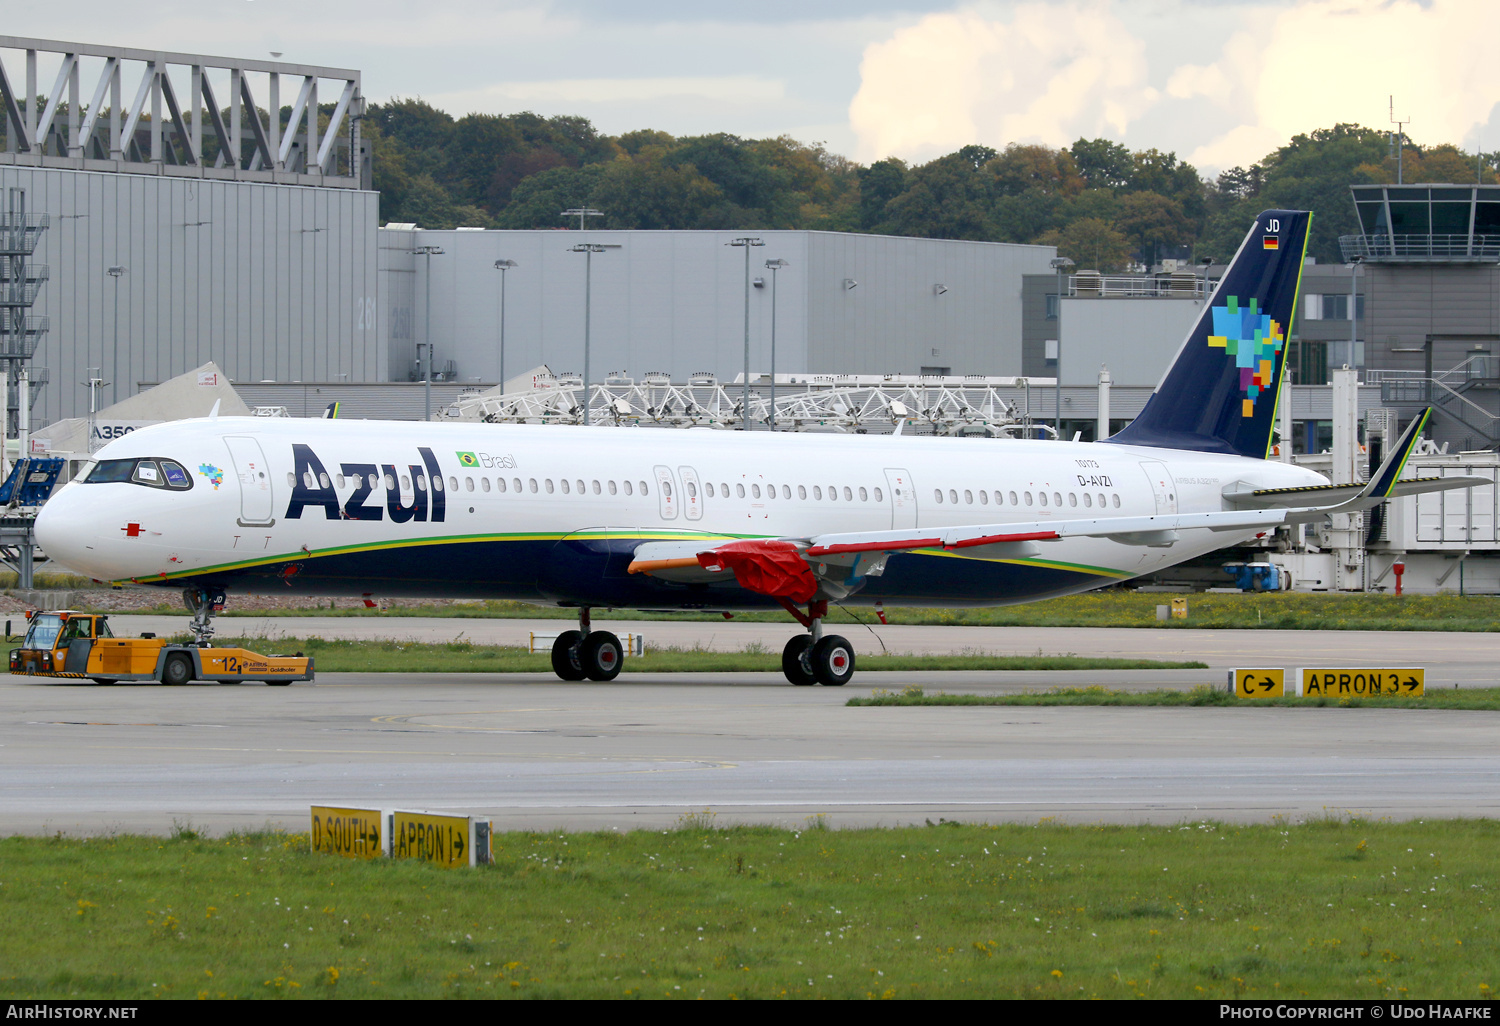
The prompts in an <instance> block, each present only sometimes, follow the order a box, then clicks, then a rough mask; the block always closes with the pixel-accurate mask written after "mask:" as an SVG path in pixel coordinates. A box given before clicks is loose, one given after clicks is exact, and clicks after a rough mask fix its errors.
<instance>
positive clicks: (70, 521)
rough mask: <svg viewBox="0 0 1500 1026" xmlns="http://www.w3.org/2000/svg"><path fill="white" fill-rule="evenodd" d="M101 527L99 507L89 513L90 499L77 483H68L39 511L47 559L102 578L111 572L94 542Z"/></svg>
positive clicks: (38, 526) (40, 542)
mask: <svg viewBox="0 0 1500 1026" xmlns="http://www.w3.org/2000/svg"><path fill="white" fill-rule="evenodd" d="M98 530H99V524H98V516H97V511H95V513H94V515H90V512H89V509H88V503H87V502H85V501H83V500H82V499H80V497H79V495H78V486H76V485H67V486H64V487H63V488H62V489H60V490H59V491H58V492H57V493H56V494H55V495H53V496H52V498H50V499H49V500H47V504H46V505H44V506H43V507H42V508H41V511H40V512H39V513H38V514H37V518H36V527H35V535H36V542H37V544H38V545H39V546H41V548H42V551H43V552H45V553H46V554H47V558H48V559H50V560H52V561H54V562H56V563H58V564H59V565H61V566H64V567H66V568H67V569H69V570H73V571H76V572H78V573H82V574H87V575H88V576H89V577H95V578H103V577H107V576H108V573H107V571H106V569H105V567H104V565H103V562H102V557H103V554H102V553H101V552H99V551H98V550H97V549H96V548H95V547H94V546H93V544H92V543H93V541H94V540H95V538H97V536H98Z"/></svg>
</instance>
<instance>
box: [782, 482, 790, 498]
mask: <svg viewBox="0 0 1500 1026" xmlns="http://www.w3.org/2000/svg"><path fill="white" fill-rule="evenodd" d="M781 497H782V498H783V499H790V498H791V497H792V486H791V485H782V486H781Z"/></svg>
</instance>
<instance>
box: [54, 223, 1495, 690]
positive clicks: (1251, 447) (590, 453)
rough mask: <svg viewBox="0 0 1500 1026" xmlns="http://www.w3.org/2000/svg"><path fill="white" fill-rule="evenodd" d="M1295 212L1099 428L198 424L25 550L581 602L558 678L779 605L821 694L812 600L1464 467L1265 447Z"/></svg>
mask: <svg viewBox="0 0 1500 1026" xmlns="http://www.w3.org/2000/svg"><path fill="white" fill-rule="evenodd" d="M1308 222H1309V215H1308V214H1307V213H1305V212H1301V211H1285V210H1283V211H1266V212H1265V213H1263V214H1261V215H1260V217H1259V218H1258V219H1257V222H1256V224H1255V226H1254V228H1253V229H1252V230H1251V232H1250V234H1249V235H1248V236H1247V238H1246V240H1245V242H1244V243H1243V244H1242V245H1241V247H1240V250H1239V253H1238V254H1237V255H1236V257H1235V259H1234V261H1233V263H1232V264H1231V265H1230V267H1229V269H1228V271H1227V272H1226V274H1225V277H1224V279H1223V281H1222V282H1221V284H1220V285H1219V288H1218V290H1217V292H1216V293H1215V294H1214V296H1213V298H1212V300H1211V302H1210V303H1209V305H1208V307H1206V308H1205V310H1204V313H1203V315H1202V316H1201V318H1200V320H1199V322H1198V324H1197V325H1196V326H1195V328H1194V329H1193V331H1191V332H1190V333H1189V334H1188V337H1187V339H1186V340H1185V341H1184V343H1183V347H1182V349H1181V350H1180V351H1179V353H1178V356H1177V358H1176V360H1175V361H1174V363H1173V365H1172V367H1171V368H1170V369H1169V370H1168V372H1167V375H1166V378H1165V379H1164V380H1163V382H1162V385H1161V387H1160V388H1158V390H1157V392H1156V394H1155V395H1153V397H1152V398H1151V400H1150V402H1149V403H1148V404H1147V406H1146V408H1145V410H1144V411H1143V412H1142V414H1141V416H1140V417H1139V418H1137V419H1136V420H1135V421H1134V422H1133V423H1132V424H1131V425H1130V426H1129V427H1128V428H1126V429H1125V430H1124V431H1123V432H1121V433H1120V434H1119V435H1117V436H1115V437H1114V438H1112V439H1110V440H1109V442H1107V443H1069V442H1058V441H1041V440H1039V441H1017V440H1001V439H990V440H981V439H947V438H930V437H929V438H923V437H901V436H848V435H821V434H780V433H762V432H751V433H730V432H722V431H711V430H688V431H668V430H644V429H643V430H626V429H619V428H609V427H533V426H506V425H491V424H476V423H463V424H445V423H399V422H373V421H344V420H265V419H252V418H232V417H222V418H212V417H211V418H208V419H203V420H193V421H183V422H177V423H171V424H163V425H160V426H157V427H150V428H145V429H143V430H140V431H136V432H133V433H131V434H129V435H126V436H125V437H123V438H120V439H116V440H115V441H113V442H111V443H109V444H108V445H107V446H105V447H104V448H103V449H101V450H100V451H99V452H98V453H97V454H96V459H95V460H94V461H93V462H91V463H90V464H89V465H88V467H87V468H86V469H85V471H84V472H83V473H81V474H80V476H79V478H78V480H76V481H74V482H73V483H71V484H69V485H67V486H66V487H64V488H63V489H61V490H60V491H59V492H58V493H57V494H56V495H55V496H53V498H52V499H51V501H49V502H48V503H47V505H46V506H45V507H44V508H43V510H42V512H41V515H40V517H39V518H38V521H37V529H36V530H37V539H38V541H39V542H40V543H41V545H42V547H43V548H44V549H45V551H46V552H47V553H48V555H49V556H51V557H52V558H53V559H54V560H56V561H57V562H59V563H61V564H63V565H64V566H67V567H69V568H72V569H75V570H77V571H80V572H82V573H85V574H87V575H89V576H91V577H94V578H96V579H100V580H108V581H114V582H122V583H135V584H147V585H159V586H164V587H174V588H182V589H184V597H185V599H186V600H187V602H188V604H189V607H190V608H192V609H193V610H194V611H195V617H194V630H195V631H196V632H197V633H198V635H199V638H200V642H201V643H203V644H207V643H208V638H209V636H210V635H211V633H212V630H211V627H210V618H211V617H212V615H213V614H214V613H215V612H217V611H219V610H221V609H222V608H223V604H224V601H225V595H226V594H231V593H235V592H238V593H246V592H255V593H264V592H267V591H281V590H290V591H293V592H302V593H305V594H317V595H330V596H332V595H354V596H358V595H366V596H368V595H370V594H379V595H388V596H395V595H399V596H413V597H419V596H448V597H473V598H497V599H519V600H523V601H528V602H536V603H546V604H556V605H561V606H568V607H576V608H577V609H578V610H579V612H580V616H579V630H577V631H572V630H570V631H567V632H565V633H563V634H562V636H561V637H559V638H558V639H557V643H556V645H555V646H554V648H553V652H552V665H553V668H554V669H555V670H556V672H557V673H558V675H559V676H561V677H563V678H564V679H569V680H581V679H584V678H585V677H587V678H590V679H593V680H610V679H613V678H614V677H615V676H616V675H617V674H618V673H619V672H620V668H621V664H622V661H623V652H622V650H621V645H620V641H619V639H618V638H617V637H616V636H615V635H614V634H611V633H610V632H608V631H602V630H591V629H590V625H589V609H590V608H591V607H611V608H630V609H652V610H683V609H691V610H722V611H726V612H727V611H734V610H747V609H766V608H773V609H774V608H776V607H778V606H780V607H782V608H785V609H786V610H787V611H788V612H790V613H791V614H792V615H793V616H795V617H796V618H797V619H798V620H799V621H801V623H802V624H803V625H804V626H806V627H807V628H808V633H806V634H798V635H797V636H795V637H793V638H792V639H791V640H790V641H789V642H788V643H787V646H786V649H785V651H784V653H783V659H782V666H783V669H784V671H785V673H786V676H787V678H788V679H789V680H791V682H792V683H794V684H811V683H814V682H817V683H822V684H827V685H839V684H843V683H845V682H847V681H848V680H849V678H850V676H851V675H852V674H853V672H854V662H855V657H854V650H853V647H852V646H851V645H850V644H849V642H848V641H847V640H846V639H844V638H842V637H839V636H837V635H833V634H827V633H824V632H823V630H822V618H823V616H824V615H826V613H827V609H828V604H829V603H830V602H832V603H836V604H848V605H865V606H869V605H873V604H875V603H876V602H881V603H884V604H885V605H889V606H898V605H919V606H948V607H951V606H986V605H1000V604H1007V603H1015V602H1025V601H1031V600H1035V599H1042V598H1050V597H1053V596H1057V595H1067V594H1073V593H1077V592H1082V591H1087V590H1089V589H1091V588H1096V587H1099V586H1102V585H1106V584H1112V583H1115V582H1118V581H1124V580H1128V579H1130V578H1133V577H1137V576H1140V575H1142V574H1149V573H1152V572H1153V571H1156V570H1160V569H1162V568H1163V567H1166V566H1170V565H1172V564H1174V563H1179V562H1182V561H1184V560H1187V559H1191V558H1193V557H1196V556H1200V555H1203V554H1204V553H1207V552H1210V551H1212V550H1214V549H1218V548H1223V547H1225V546H1228V545H1232V544H1235V543H1237V542H1241V541H1244V540H1247V539H1251V538H1254V537H1256V536H1259V535H1261V534H1264V533H1265V532H1268V531H1272V530H1274V529H1275V528H1276V527H1277V526H1279V525H1281V524H1284V523H1289V522H1293V521H1299V520H1301V521H1306V520H1311V519H1314V518H1316V517H1320V516H1323V515H1325V514H1327V513H1329V512H1346V511H1356V510H1360V509H1368V508H1370V507H1372V506H1374V505H1376V504H1378V503H1379V502H1380V501H1382V500H1383V499H1385V498H1387V497H1389V496H1391V495H1400V494H1409V493H1412V492H1415V491H1427V490H1432V489H1436V488H1442V487H1463V486H1466V485H1469V484H1472V483H1474V482H1472V481H1470V480H1468V479H1454V478H1449V479H1444V480H1441V481H1434V480H1426V481H1409V482H1400V483H1399V484H1398V483H1397V479H1398V478H1399V476H1400V472H1401V469H1402V467H1403V466H1404V464H1405V462H1406V458H1407V456H1408V455H1409V454H1410V451H1411V449H1412V447H1413V446H1414V445H1415V443H1416V440H1417V438H1418V436H1419V433H1420V430H1421V427H1422V425H1423V424H1424V423H1425V421H1426V418H1427V415H1426V414H1424V415H1423V416H1422V417H1420V418H1418V419H1417V421H1415V422H1414V423H1413V424H1412V426H1411V427H1410V428H1409V429H1408V431H1407V432H1406V433H1405V435H1403V437H1402V439H1401V442H1400V444H1398V445H1397V446H1396V447H1395V451H1393V452H1392V453H1391V455H1390V457H1389V458H1388V459H1387V460H1386V461H1385V463H1384V464H1383V465H1382V466H1381V468H1380V469H1379V471H1378V472H1377V473H1375V474H1373V475H1372V480H1371V481H1370V482H1369V483H1368V484H1365V485H1350V486H1333V485H1329V484H1328V483H1327V481H1326V480H1325V479H1324V478H1323V477H1321V476H1320V475H1318V474H1315V473H1313V472H1312V471H1309V470H1305V469H1302V468H1299V467H1295V466H1291V465H1289V464H1285V463H1281V462H1278V461H1269V460H1267V459H1266V458H1265V456H1266V454H1267V451H1268V449H1269V445H1270V440H1271V425H1272V424H1273V423H1274V418H1275V407H1276V400H1277V393H1278V388H1277V385H1278V383H1279V382H1280V381H1281V378H1282V375H1281V371H1282V364H1283V361H1284V360H1285V357H1286V345H1285V339H1286V338H1287V335H1288V332H1287V329H1288V326H1289V323H1290V320H1291V317H1292V313H1293V311H1294V310H1295V308H1296V297H1297V285H1298V280H1299V278H1300V274H1301V268H1302V258H1303V250H1304V248H1305V244H1306V238H1307V229H1308Z"/></svg>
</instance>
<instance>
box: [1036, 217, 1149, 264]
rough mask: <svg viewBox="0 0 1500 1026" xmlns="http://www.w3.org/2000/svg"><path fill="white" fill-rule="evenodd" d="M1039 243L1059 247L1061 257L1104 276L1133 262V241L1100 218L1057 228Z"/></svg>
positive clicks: (1083, 220)
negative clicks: (1131, 249) (1099, 272)
mask: <svg viewBox="0 0 1500 1026" xmlns="http://www.w3.org/2000/svg"><path fill="white" fill-rule="evenodd" d="M1036 241H1037V242H1038V243H1040V244H1042V245H1044V246H1056V247H1057V255H1058V256H1065V257H1067V258H1068V259H1070V260H1072V261H1073V262H1074V263H1075V264H1077V265H1078V267H1079V268H1080V269H1083V268H1088V269H1091V270H1096V271H1102V272H1103V273H1105V274H1111V273H1114V272H1118V271H1120V270H1123V269H1124V267H1125V264H1126V263H1127V262H1128V261H1129V259H1130V240H1129V239H1127V238H1126V237H1125V236H1124V234H1123V233H1121V232H1118V231H1116V230H1115V229H1114V228H1113V227H1111V226H1110V225H1109V223H1108V222H1106V221H1102V220H1100V219H1099V218H1097V217H1082V218H1079V219H1078V220H1076V221H1073V222H1072V223H1071V224H1069V225H1068V226H1067V227H1066V228H1064V229H1062V230H1061V231H1059V230H1057V229H1055V228H1054V229H1053V230H1052V231H1049V232H1047V233H1046V234H1044V235H1042V236H1041V237H1040V238H1038V239H1037V240H1036Z"/></svg>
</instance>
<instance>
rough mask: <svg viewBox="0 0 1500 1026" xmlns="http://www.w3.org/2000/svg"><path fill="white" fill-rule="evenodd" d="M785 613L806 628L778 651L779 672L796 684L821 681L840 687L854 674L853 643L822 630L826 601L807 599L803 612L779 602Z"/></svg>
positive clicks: (800, 685) (804, 684)
mask: <svg viewBox="0 0 1500 1026" xmlns="http://www.w3.org/2000/svg"><path fill="white" fill-rule="evenodd" d="M782 605H783V606H785V607H786V610H787V612H789V613H791V614H792V615H793V616H795V617H796V618H797V619H798V621H800V622H801V624H802V625H803V626H804V627H806V628H807V629H808V633H807V634H799V635H797V636H796V637H794V638H792V639H791V640H790V641H788V642H787V643H786V647H785V648H783V649H782V650H781V672H782V673H784V674H786V679H787V680H789V681H791V682H792V683H793V684H796V685H798V686H799V687H806V686H809V685H812V684H822V685H824V686H825V687H831V688H837V687H843V686H844V685H845V684H847V683H849V678H851V677H853V676H854V646H853V645H851V644H849V640H848V639H847V638H843V637H840V636H839V635H837V634H824V633H823V617H825V616H827V615H828V603H827V602H826V601H820V602H809V603H808V604H807V615H806V616H804V615H803V614H802V611H801V610H800V609H798V608H797V607H796V606H794V605H792V604H791V603H790V602H787V601H783V602H782Z"/></svg>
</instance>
